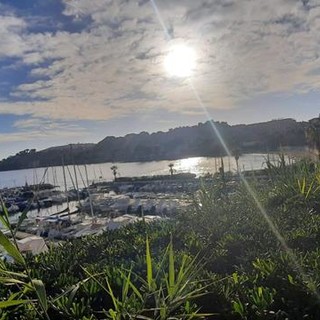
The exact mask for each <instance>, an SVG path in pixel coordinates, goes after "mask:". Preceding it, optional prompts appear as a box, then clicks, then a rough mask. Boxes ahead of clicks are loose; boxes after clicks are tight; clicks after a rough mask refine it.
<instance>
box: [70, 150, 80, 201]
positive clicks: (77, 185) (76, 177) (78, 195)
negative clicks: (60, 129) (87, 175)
mask: <svg viewBox="0 0 320 320" xmlns="http://www.w3.org/2000/svg"><path fill="white" fill-rule="evenodd" d="M70 149H71V158H72V165H73V172H74V179H75V183H76V191H77V198H78V202H79V206H80V207H81V203H80V194H79V184H78V176H77V170H76V165H75V163H74V156H73V149H72V145H71V146H70Z"/></svg>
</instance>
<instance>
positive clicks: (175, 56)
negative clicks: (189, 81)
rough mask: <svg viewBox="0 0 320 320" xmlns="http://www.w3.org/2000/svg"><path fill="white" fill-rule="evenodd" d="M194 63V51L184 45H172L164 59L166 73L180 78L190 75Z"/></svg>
mask: <svg viewBox="0 0 320 320" xmlns="http://www.w3.org/2000/svg"><path fill="white" fill-rule="evenodd" d="M195 65H196V53H195V51H194V50H193V49H192V48H191V47H188V46H186V45H177V46H175V47H172V48H171V50H170V52H169V53H168V55H167V56H166V57H165V59H164V66H165V68H166V71H167V72H168V74H169V75H171V76H175V77H180V78H185V77H190V76H191V75H192V72H193V71H194V69H195Z"/></svg>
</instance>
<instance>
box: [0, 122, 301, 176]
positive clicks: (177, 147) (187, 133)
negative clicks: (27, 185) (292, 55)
mask: <svg viewBox="0 0 320 320" xmlns="http://www.w3.org/2000/svg"><path fill="white" fill-rule="evenodd" d="M215 125H216V127H217V128H218V130H219V132H220V133H221V136H222V137H223V139H224V140H225V142H226V144H227V145H228V147H229V148H230V150H231V151H233V150H238V151H240V152H242V153H245V152H268V151H276V150H278V149H279V148H280V147H285V146H289V147H297V146H304V145H306V138H305V129H306V126H307V122H297V121H295V120H293V119H282V120H273V121H269V122H264V123H257V124H250V125H235V126H230V125H228V124H227V123H226V122H216V123H215ZM220 155H224V150H223V148H222V147H221V144H220V142H219V139H218V138H217V136H216V134H215V132H214V130H213V129H212V123H211V122H210V121H207V122H205V123H199V124H198V125H196V126H191V127H179V128H175V129H170V130H169V131H167V132H161V131H159V132H156V133H151V134H149V133H148V132H141V133H139V134H128V135H126V136H124V137H113V136H111V137H106V138H105V139H103V140H102V141H100V142H99V143H97V144H73V145H66V146H61V147H53V148H48V149H45V150H41V151H36V150H35V149H31V150H30V149H27V150H24V151H21V152H19V153H17V154H16V155H14V156H10V157H8V158H7V159H4V160H2V161H0V171H5V170H16V169H23V168H34V167H46V166H53V165H61V164H62V157H63V158H64V163H65V164H72V163H76V164H84V163H99V162H132V161H152V160H173V159H179V158H185V157H191V156H208V157H210V156H220Z"/></svg>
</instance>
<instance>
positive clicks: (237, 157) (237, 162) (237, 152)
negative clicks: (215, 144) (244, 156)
mask: <svg viewBox="0 0 320 320" xmlns="http://www.w3.org/2000/svg"><path fill="white" fill-rule="evenodd" d="M240 155H241V152H240V149H238V148H237V149H235V150H234V151H233V156H234V159H235V160H236V166H237V172H239V158H240Z"/></svg>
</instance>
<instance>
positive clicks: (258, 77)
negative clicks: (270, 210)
mask: <svg viewBox="0 0 320 320" xmlns="http://www.w3.org/2000/svg"><path fill="white" fill-rule="evenodd" d="M181 45H183V46H187V47H189V48H192V50H194V52H195V56H196V62H195V67H194V70H193V72H192V75H191V77H190V78H188V79H186V78H178V77H174V76H172V75H169V74H168V73H167V72H166V70H165V68H164V61H165V59H166V57H167V56H168V54H169V53H170V50H172V48H174V47H175V46H181ZM319 54H320V1H319V0H268V1H266V0H254V1H252V0H197V1H195V0H152V1H149V0H28V1H21V0H0V158H3V157H6V156H8V155H10V154H14V153H16V152H18V151H20V150H23V149H26V148H36V149H43V148H46V147H50V146H54V145H61V144H67V143H78V142H97V141H99V140H102V139H103V138H104V137H105V136H107V135H113V136H122V135H125V134H128V133H132V132H141V131H148V132H156V131H159V130H168V129H169V128H172V127H177V126H185V125H195V124H197V123H198V122H205V121H206V120H208V118H211V119H213V120H215V121H227V122H228V123H229V124H239V123H254V122H263V121H268V120H272V119H279V118H294V119H296V120H299V121H301V120H308V119H310V118H314V117H316V116H318V115H319V113H320V103H319V101H320V57H319ZM190 83H192V86H193V88H194V90H195V92H196V94H197V95H198V96H199V97H200V99H201V101H202V102H203V106H201V105H200V104H199V101H198V100H197V99H196V97H195V94H194V91H193V90H191V88H190Z"/></svg>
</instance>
